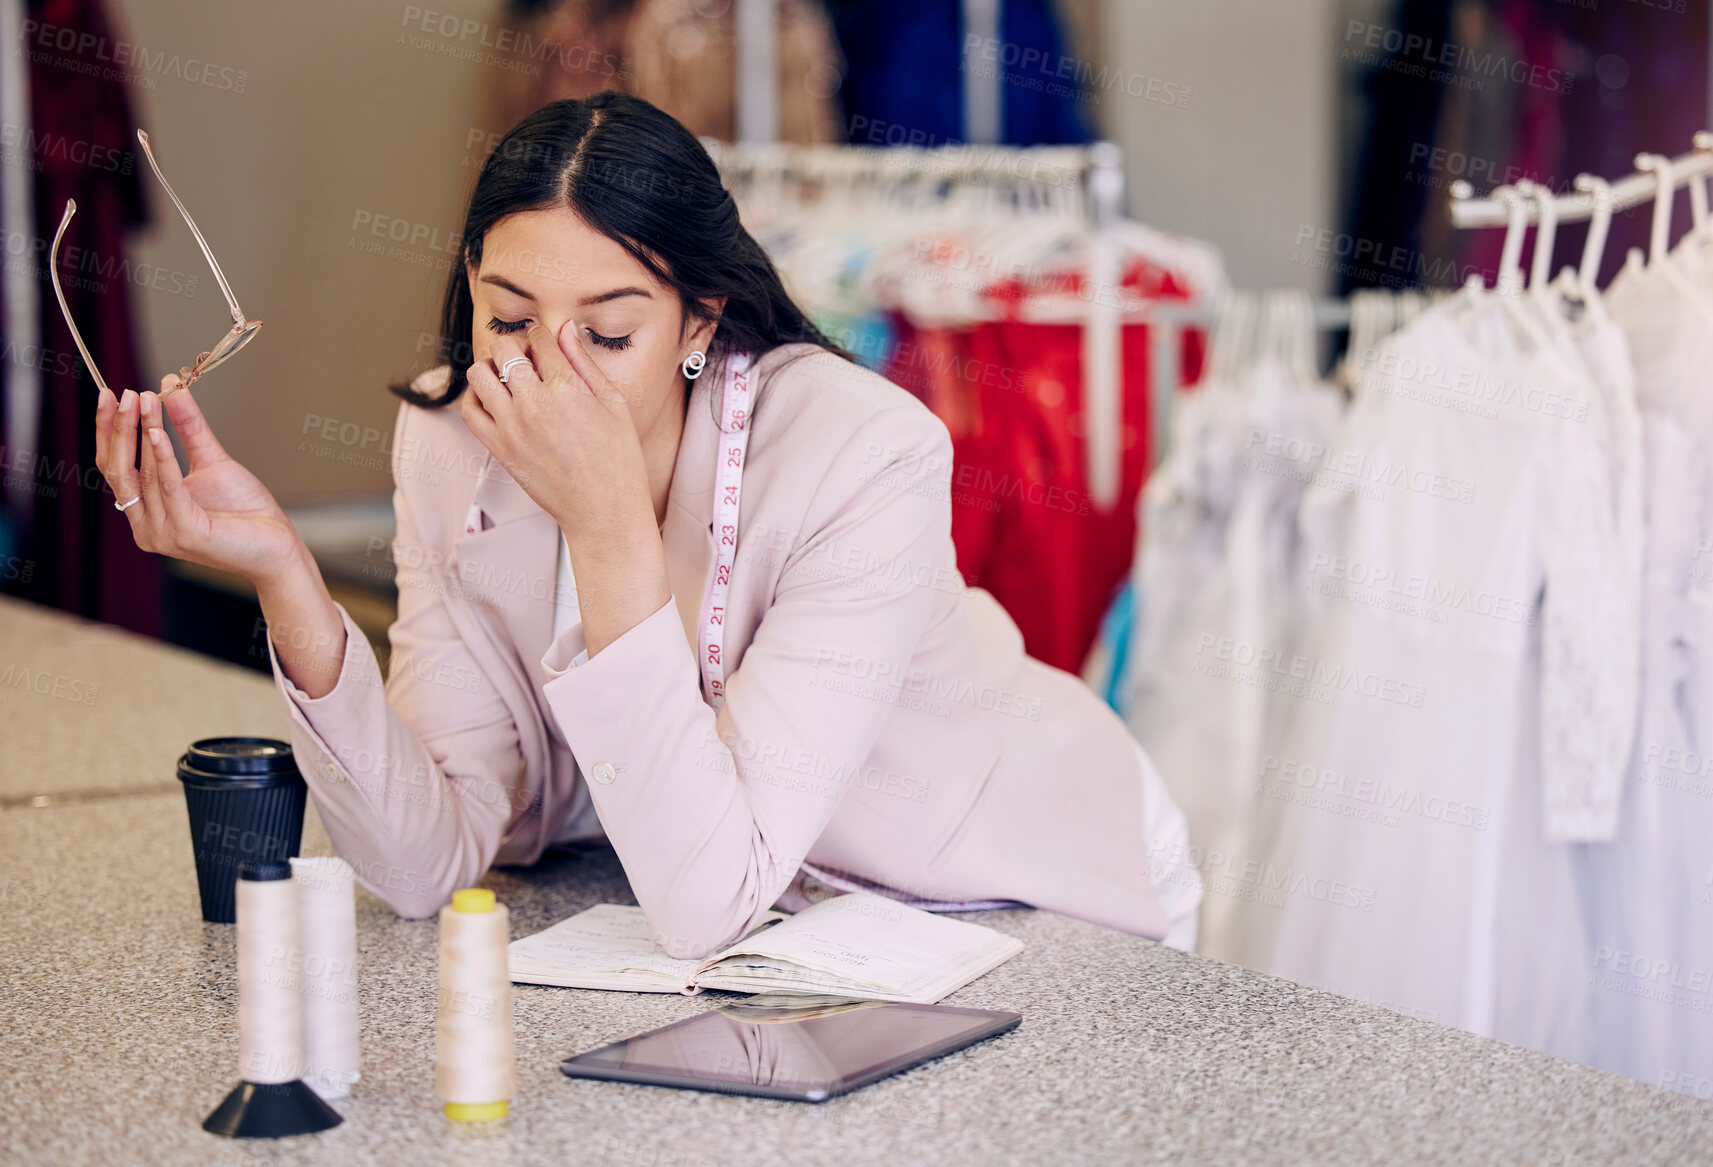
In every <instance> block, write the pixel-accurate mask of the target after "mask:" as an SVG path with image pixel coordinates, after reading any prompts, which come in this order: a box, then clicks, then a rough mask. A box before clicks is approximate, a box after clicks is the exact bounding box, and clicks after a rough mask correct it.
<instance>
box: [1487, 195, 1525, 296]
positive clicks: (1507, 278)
mask: <svg viewBox="0 0 1713 1167" xmlns="http://www.w3.org/2000/svg"><path fill="white" fill-rule="evenodd" d="M1534 185H1535V184H1534V183H1532V182H1530V181H1529V180H1528V179H1526V178H1524V179H1520V180H1519V181H1518V182H1517V185H1516V186H1515V187H1501V188H1500V189H1499V191H1497V192H1495V197H1497V198H1498V199H1499V201H1500V202H1502V203H1503V204H1504V205H1505V209H1506V211H1507V213H1508V215H1509V221H1508V222H1507V223H1506V224H1505V243H1504V246H1503V247H1501V248H1500V249H1499V278H1498V279H1497V280H1496V281H1494V285H1493V290H1494V291H1495V292H1497V293H1498V294H1499V295H1501V296H1514V295H1516V294H1517V293H1519V292H1521V291H1522V290H1523V263H1522V260H1523V236H1524V235H1526V234H1527V233H1528V224H1529V207H1528V198H1529V195H1530V194H1531V193H1532V192H1533V190H1534Z"/></svg>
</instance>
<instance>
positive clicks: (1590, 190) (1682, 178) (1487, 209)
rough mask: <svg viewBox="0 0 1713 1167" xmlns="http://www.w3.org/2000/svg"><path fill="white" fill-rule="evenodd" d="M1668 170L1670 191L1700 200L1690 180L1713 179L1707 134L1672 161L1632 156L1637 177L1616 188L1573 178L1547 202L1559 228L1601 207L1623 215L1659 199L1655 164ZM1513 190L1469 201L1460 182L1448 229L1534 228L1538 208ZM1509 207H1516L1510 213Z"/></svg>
mask: <svg viewBox="0 0 1713 1167" xmlns="http://www.w3.org/2000/svg"><path fill="white" fill-rule="evenodd" d="M1662 160H1663V161H1667V162H1669V164H1670V166H1671V175H1672V184H1673V189H1675V190H1680V189H1682V188H1683V187H1686V186H1687V187H1689V188H1690V193H1691V196H1692V197H1695V192H1696V191H1697V190H1699V191H1700V192H1701V193H1700V196H1699V197H1700V198H1702V199H1705V198H1706V189H1705V187H1704V186H1703V185H1702V184H1699V183H1696V181H1695V180H1696V179H1699V178H1704V177H1706V176H1707V175H1709V174H1713V134H1709V133H1708V132H1707V131H1705V130H1703V131H1701V132H1700V133H1698V134H1696V135H1695V149H1693V150H1692V151H1690V152H1689V153H1687V154H1680V155H1678V156H1677V157H1676V158H1671V159H1662V158H1661V156H1660V155H1657V154H1638V155H1636V171H1637V173H1635V174H1632V175H1630V176H1629V177H1627V178H1623V179H1620V180H1619V181H1617V182H1613V183H1608V182H1606V181H1605V180H1604V179H1601V178H1598V177H1596V176H1594V175H1591V174H1581V175H1578V176H1577V177H1576V181H1575V183H1574V185H1575V186H1576V191H1575V192H1574V193H1568V194H1562V195H1556V196H1554V197H1553V199H1552V200H1551V205H1552V208H1553V210H1554V212H1555V214H1556V219H1557V221H1558V222H1560V223H1575V222H1581V221H1584V220H1587V219H1590V218H1593V216H1594V212H1595V210H1596V208H1598V207H1601V206H1602V205H1604V206H1605V207H1607V208H1608V209H1609V210H1611V211H1613V212H1617V211H1622V210H1627V209H1629V208H1630V207H1636V206H1640V205H1642V204H1643V203H1646V202H1651V201H1652V200H1653V199H1654V198H1655V197H1656V196H1657V195H1658V193H1659V177H1658V171H1659V168H1660V162H1661V161H1662ZM1517 196H1518V191H1517V190H1516V188H1515V187H1510V186H1502V187H1499V188H1498V189H1497V190H1496V191H1495V192H1494V193H1493V194H1490V195H1487V196H1485V197H1483V198H1475V197H1474V188H1473V187H1471V186H1470V185H1469V183H1468V182H1467V181H1465V180H1463V179H1459V180H1458V181H1457V182H1454V183H1452V184H1451V225H1452V226H1454V227H1504V226H1508V225H1509V224H1510V223H1511V221H1512V217H1513V215H1517V216H1520V217H1521V220H1522V221H1523V222H1524V223H1528V224H1534V223H1539V222H1540V215H1541V207H1540V204H1539V203H1538V202H1537V201H1535V200H1532V199H1519V198H1518V197H1517ZM1513 203H1516V204H1517V206H1516V207H1515V209H1513Z"/></svg>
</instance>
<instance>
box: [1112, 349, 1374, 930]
mask: <svg viewBox="0 0 1713 1167" xmlns="http://www.w3.org/2000/svg"><path fill="white" fill-rule="evenodd" d="M1341 411H1342V400H1341V397H1340V394H1339V393H1338V392H1337V391H1336V390H1334V389H1332V388H1331V387H1329V386H1326V385H1323V384H1319V383H1318V382H1311V383H1304V382H1303V381H1302V380H1301V378H1300V377H1298V376H1295V375H1293V373H1292V371H1291V370H1290V369H1289V368H1287V367H1286V366H1285V365H1284V364H1282V363H1280V362H1278V361H1274V360H1267V361H1262V362H1257V363H1254V364H1251V365H1249V366H1248V367H1247V368H1245V369H1242V370H1240V371H1238V372H1237V373H1235V374H1232V375H1229V376H1218V377H1215V378H1213V379H1211V380H1208V381H1206V382H1204V383H1203V384H1202V385H1201V386H1199V387H1198V388H1197V389H1196V390H1195V392H1193V393H1191V394H1188V395H1187V396H1186V397H1185V398H1184V399H1183V401H1182V402H1181V403H1179V404H1178V405H1177V407H1176V410H1175V412H1174V415H1173V438H1172V444H1171V453H1170V454H1169V455H1168V456H1167V459H1166V461H1165V462H1164V463H1163V464H1162V465H1161V467H1160V469H1159V470H1157V471H1156V472H1155V474H1154V475H1153V476H1152V477H1151V478H1150V479H1149V482H1148V486H1147V488H1146V490H1145V492H1144V495H1143V499H1142V512H1143V513H1142V518H1141V523H1140V528H1141V536H1140V538H1141V547H1140V549H1139V552H1138V555H1137V559H1136V570H1135V577H1136V579H1135V583H1136V589H1137V592H1136V594H1137V595H1138V597H1139V598H1140V604H1141V618H1140V619H1139V620H1138V621H1137V624H1136V630H1135V635H1134V648H1133V650H1132V653H1131V654H1130V660H1131V662H1132V665H1131V667H1130V668H1129V669H1128V670H1127V676H1126V678H1125V685H1124V691H1123V697H1122V702H1121V703H1122V706H1123V709H1124V711H1125V719H1126V721H1127V723H1128V724H1129V726H1130V728H1131V732H1132V733H1134V734H1135V735H1136V737H1137V739H1138V740H1139V741H1140V742H1141V743H1142V745H1143V747H1144V748H1145V749H1146V750H1147V752H1148V756H1149V757H1151V758H1152V759H1153V760H1154V763H1155V765H1157V766H1158V767H1159V770H1160V773H1161V775H1162V777H1163V778H1164V780H1165V783H1166V786H1167V787H1168V789H1170V791H1171V794H1172V797H1173V798H1174V799H1175V800H1176V801H1177V803H1178V805H1179V806H1181V807H1182V808H1183V810H1184V813H1185V816H1186V817H1187V819H1188V821H1189V838H1190V842H1191V845H1192V858H1193V859H1194V861H1195V863H1196V865H1197V866H1198V867H1202V868H1203V869H1204V870H1205V869H1206V868H1207V867H1208V866H1209V864H1210V862H1211V864H1212V866H1214V867H1216V868H1217V867H1218V866H1220V865H1221V864H1223V863H1224V862H1225V859H1224V857H1227V856H1233V855H1239V854H1245V853H1246V852H1247V850H1248V833H1249V821H1250V816H1251V813H1252V809H1253V806H1254V803H1255V799H1256V774H1257V771H1258V766H1259V763H1260V757H1261V735H1262V727H1263V725H1264V722H1265V717H1266V711H1267V704H1268V701H1269V698H1270V692H1269V689H1268V688H1267V686H1266V683H1265V682H1266V681H1267V680H1268V678H1266V677H1264V676H1262V675H1260V674H1256V673H1254V670H1253V669H1252V668H1250V667H1248V666H1246V665H1244V664H1243V663H1242V662H1240V661H1237V660H1233V659H1231V658H1232V657H1233V656H1234V655H1236V656H1240V657H1248V656H1249V655H1251V654H1252V652H1254V651H1257V650H1265V651H1268V652H1279V653H1282V652H1284V651H1285V650H1286V642H1287V639H1288V637H1289V635H1290V632H1291V630H1292V629H1294V628H1295V627H1297V626H1298V623H1299V620H1298V616H1299V608H1300V600H1299V597H1298V596H1297V595H1296V594H1295V593H1294V592H1293V590H1292V586H1291V585H1292V581H1293V580H1294V579H1295V578H1296V575H1297V567H1298V564H1297V556H1298V543H1297V539H1296V523H1295V514H1296V508H1297V503H1298V501H1299V499H1300V498H1301V496H1302V491H1303V488H1304V486H1305V485H1306V483H1307V481H1308V479H1309V477H1310V476H1311V474H1312V471H1313V468H1314V466H1315V465H1316V462H1317V460H1318V458H1319V455H1320V452H1322V451H1324V450H1325V449H1326V447H1327V443H1328V442H1330V441H1331V439H1332V434H1333V432H1334V430H1335V427H1336V425H1337V422H1338V417H1339V414H1340V412H1341ZM1233 908H1234V901H1233V899H1232V898H1231V897H1230V896H1229V895H1204V897H1203V900H1202V910H1201V929H1200V933H1201V934H1200V940H1199V942H1198V948H1197V950H1198V951H1200V952H1202V953H1203V954H1205V955H1209V956H1213V957H1216V958H1220V959H1229V958H1230V954H1231V953H1232V951H1233V948H1234V945H1233V940H1232V938H1231V934H1230V932H1231V928H1232V927H1233V924H1234V918H1233Z"/></svg>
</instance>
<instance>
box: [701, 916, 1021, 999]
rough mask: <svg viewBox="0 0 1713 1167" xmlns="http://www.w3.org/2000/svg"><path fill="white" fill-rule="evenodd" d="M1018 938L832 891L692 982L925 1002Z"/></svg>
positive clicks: (984, 966) (978, 970) (1013, 947)
mask: <svg viewBox="0 0 1713 1167" xmlns="http://www.w3.org/2000/svg"><path fill="white" fill-rule="evenodd" d="M1022 950H1023V942H1022V941H1021V940H1017V939H1014V938H1013V937H1009V936H1006V935H1004V934H1002V933H999V932H995V931H994V930H993V929H991V928H985V927H983V926H981V925H980V924H969V923H965V922H964V921H962V920H948V919H946V918H944V917H943V916H936V915H934V914H932V913H930V912H924V911H921V910H920V909H917V908H911V907H906V906H905V905H903V904H900V903H896V902H895V901H893V900H889V899H886V898H885V897H883V896H874V895H866V894H861V893H858V894H854V895H842V896H835V897H833V898H832V899H828V900H822V901H821V902H820V903H818V904H815V905H813V906H811V907H809V908H805V909H804V910H803V911H801V912H799V913H797V914H796V915H795V916H793V917H792V918H791V919H790V920H788V921H786V922H785V923H783V924H780V925H778V926H776V927H773V928H769V929H767V930H766V931H765V932H759V933H756V934H755V935H753V936H751V937H750V938H749V939H748V940H745V941H742V942H740V943H738V944H736V945H734V946H732V947H731V948H729V949H727V950H726V952H725V953H724V954H723V955H722V956H719V957H716V958H714V959H713V960H712V961H709V962H706V963H704V965H703V966H702V971H700V972H698V973H697V975H696V981H697V983H698V984H700V985H702V986H704V987H706V988H711V989H735V990H737V991H740V992H760V991H763V990H764V989H772V990H776V991H777V990H785V991H791V990H796V991H810V992H812V991H824V990H826V989H828V988H839V989H843V990H848V991H850V992H852V993H853V994H856V995H860V996H864V997H870V998H873V999H876V1000H901V1001H919V1002H923V1003H931V1002H933V1001H938V1000H939V999H940V998H941V997H944V996H945V995H946V994H948V993H950V992H952V991H953V990H955V989H958V988H960V987H962V986H963V985H966V984H968V983H969V982H970V981H973V980H974V979H975V978H977V977H979V976H982V975H983V974H985V973H987V972H989V971H991V970H992V969H994V968H996V967H998V966H999V965H1000V964H1003V963H1004V962H1005V961H1007V960H1009V959H1011V958H1012V957H1013V956H1015V955H1017V954H1018V953H1019V952H1021V951H1022Z"/></svg>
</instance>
